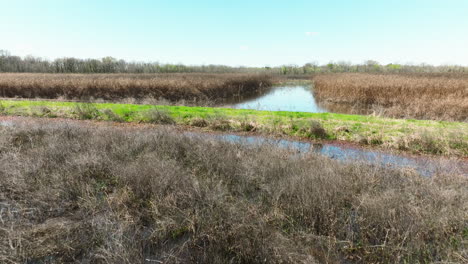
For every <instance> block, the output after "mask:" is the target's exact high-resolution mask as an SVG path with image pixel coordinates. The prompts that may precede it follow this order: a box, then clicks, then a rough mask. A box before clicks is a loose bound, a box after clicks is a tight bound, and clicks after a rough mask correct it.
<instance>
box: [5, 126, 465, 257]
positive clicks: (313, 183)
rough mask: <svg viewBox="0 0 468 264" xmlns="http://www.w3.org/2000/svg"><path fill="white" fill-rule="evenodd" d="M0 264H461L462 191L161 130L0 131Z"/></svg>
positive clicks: (455, 181) (405, 175)
mask: <svg viewBox="0 0 468 264" xmlns="http://www.w3.org/2000/svg"><path fill="white" fill-rule="evenodd" d="M0 161H1V162H0V237H1V238H2V239H0V262H1V263H67V262H84V263H145V262H147V263H343V262H346V263H426V262H450V261H451V262H459V263H462V262H464V261H466V260H467V258H468V252H467V247H466V245H467V239H468V237H467V234H468V227H467V223H468V215H467V212H468V191H467V189H468V182H467V179H466V178H464V177H458V176H454V175H442V174H438V175H435V176H433V177H432V178H424V177H421V176H420V175H418V174H417V173H415V172H411V171H398V170H391V169H388V168H379V167H371V166H367V165H363V164H345V163H340V162H338V161H333V160H330V159H327V158H324V157H321V156H317V155H315V154H308V155H305V156H297V155H291V154H290V153H289V152H288V151H287V150H281V149H278V148H277V147H276V146H269V145H264V146H261V147H258V146H255V147H248V146H245V145H239V144H231V143H226V142H216V141H212V140H206V139H202V138H199V137H196V136H192V137H189V136H183V135H180V134H177V133H174V130H170V129H167V130H166V129H160V130H154V129H151V130H139V131H135V130H132V131H128V130H122V129H115V128H110V127H102V128H101V127H96V128H93V129H89V128H84V127H79V126H76V125H73V124H70V123H62V124H60V123H54V124H47V123H46V122H43V123H41V122H38V123H29V124H25V125H21V126H20V125H17V126H12V127H0Z"/></svg>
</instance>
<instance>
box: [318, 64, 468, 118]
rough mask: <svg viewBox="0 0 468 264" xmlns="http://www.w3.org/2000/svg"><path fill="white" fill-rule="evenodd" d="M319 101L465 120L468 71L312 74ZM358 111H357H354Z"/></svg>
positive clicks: (391, 114) (384, 112)
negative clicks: (448, 72) (445, 72)
mask: <svg viewBox="0 0 468 264" xmlns="http://www.w3.org/2000/svg"><path fill="white" fill-rule="evenodd" d="M314 93H315V96H316V98H317V99H318V100H319V101H321V103H322V104H323V103H328V104H330V105H331V106H333V104H338V105H341V106H343V105H346V106H347V107H345V109H347V110H348V111H349V109H351V108H355V109H357V110H359V109H364V110H372V111H374V112H377V113H380V114H382V115H384V116H388V117H397V118H416V119H434V120H448V121H467V120H468V75H466V74H465V75H462V74H368V73H367V74H366V73H343V74H326V75H317V76H315V77H314ZM358 112H359V111H358Z"/></svg>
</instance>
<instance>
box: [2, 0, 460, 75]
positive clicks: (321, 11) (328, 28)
mask: <svg viewBox="0 0 468 264" xmlns="http://www.w3.org/2000/svg"><path fill="white" fill-rule="evenodd" d="M467 14H468V1H467V0H386V1H384V0H380V1H379V0H327V1H325V0H321V1H319V0H308V1H294V0H288V1H285V0H282V1H275V0H270V1H255V0H237V1H228V0H219V1H203V0H198V1H194V0H192V1H182V0H180V1H177V0H171V1H169V0H168V1H162V0H161V1H159V0H14V1H13V0H0V49H6V50H9V51H10V52H11V53H12V54H16V55H20V56H25V55H34V56H40V57H44V58H48V59H54V58H58V57H78V58H101V57H104V56H113V57H116V58H119V59H125V60H129V61H159V62H162V63H185V64H225V65H232V66H238V65H245V66H276V65H282V64H297V65H302V64H304V63H307V62H318V63H320V64H322V63H327V62H330V61H334V62H338V61H345V62H351V63H361V62H363V61H365V60H368V59H372V60H376V61H379V62H381V63H393V62H398V63H414V64H419V63H429V64H436V65H439V64H461V65H468V15H467Z"/></svg>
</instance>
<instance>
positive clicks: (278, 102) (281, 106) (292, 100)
mask: <svg viewBox="0 0 468 264" xmlns="http://www.w3.org/2000/svg"><path fill="white" fill-rule="evenodd" d="M227 107H231V108H237V109H252V110H267V111H291V112H310V113H323V112H327V111H326V110H325V109H323V108H321V107H320V106H319V105H318V104H317V102H316V101H315V98H314V95H313V93H312V91H311V86H309V85H296V86H279V87H274V88H273V89H271V90H270V91H268V92H267V93H265V94H262V95H260V96H257V97H254V98H248V99H245V100H240V102H237V103H232V104H229V105H227Z"/></svg>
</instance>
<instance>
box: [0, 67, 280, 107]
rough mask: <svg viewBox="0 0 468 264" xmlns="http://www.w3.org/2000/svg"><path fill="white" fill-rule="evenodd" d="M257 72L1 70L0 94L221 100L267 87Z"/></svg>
mask: <svg viewBox="0 0 468 264" xmlns="http://www.w3.org/2000/svg"><path fill="white" fill-rule="evenodd" d="M273 82H274V81H273V79H272V77H270V76H267V75H260V74H201V73H197V74H194V73H184V74H33V73H1V74H0V96H1V97H9V98H13V97H20V98H47V99H57V98H63V99H78V100H83V99H90V98H94V99H104V100H121V99H124V98H134V99H143V98H155V99H166V100H170V101H178V100H189V101H190V100H192V101H193V100H201V101H218V100H219V101H222V100H224V99H226V98H232V97H236V96H247V95H252V94H257V93H260V92H261V91H262V90H264V89H268V88H269V87H270V86H271V85H272V83H273Z"/></svg>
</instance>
